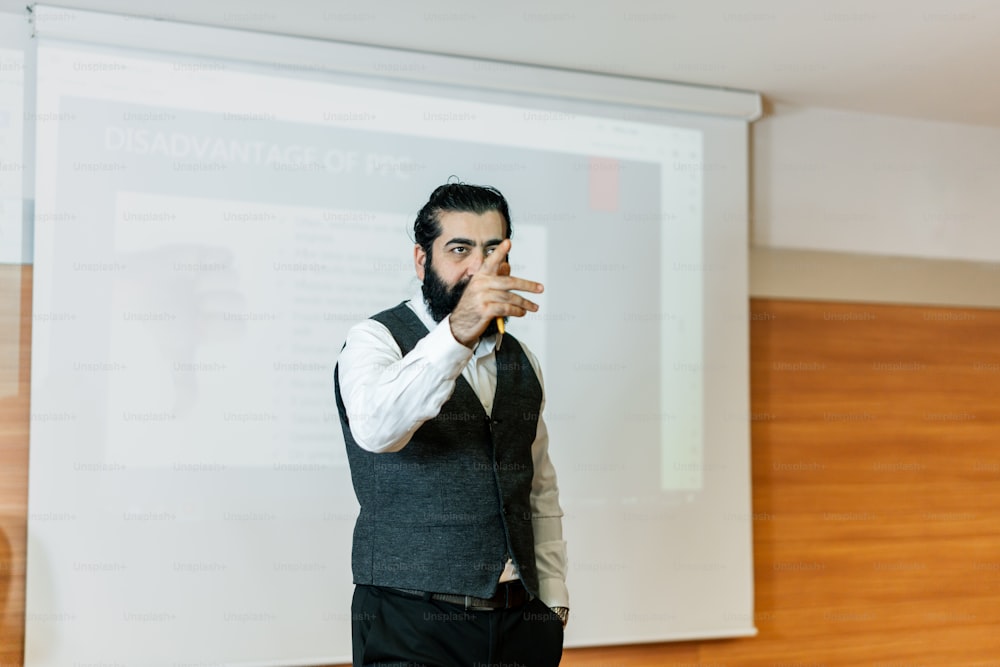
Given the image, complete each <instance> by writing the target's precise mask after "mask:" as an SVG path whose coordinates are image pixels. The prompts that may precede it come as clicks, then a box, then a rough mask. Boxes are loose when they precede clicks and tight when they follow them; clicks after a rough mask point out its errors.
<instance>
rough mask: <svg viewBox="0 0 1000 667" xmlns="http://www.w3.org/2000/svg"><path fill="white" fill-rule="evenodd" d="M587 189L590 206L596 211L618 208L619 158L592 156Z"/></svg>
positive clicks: (615, 209)
mask: <svg viewBox="0 0 1000 667" xmlns="http://www.w3.org/2000/svg"><path fill="white" fill-rule="evenodd" d="M589 167H590V168H589V169H588V172H589V174H588V183H587V190H588V192H589V193H590V208H591V210H594V211H617V210H618V189H619V188H618V176H619V175H618V169H619V162H618V160H613V159H611V158H605V157H592V158H590V165H589Z"/></svg>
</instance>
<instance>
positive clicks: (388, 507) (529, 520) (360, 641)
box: [335, 183, 569, 667]
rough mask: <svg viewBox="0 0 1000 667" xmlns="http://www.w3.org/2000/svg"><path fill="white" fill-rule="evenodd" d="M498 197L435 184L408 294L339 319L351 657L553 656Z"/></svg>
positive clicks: (556, 649)
mask: <svg viewBox="0 0 1000 667" xmlns="http://www.w3.org/2000/svg"><path fill="white" fill-rule="evenodd" d="M510 236H511V223H510V215H509V212H508V207H507V202H506V200H505V199H504V197H503V195H502V194H500V192H498V191H497V190H495V189H493V188H489V187H480V186H474V185H468V184H464V183H452V184H448V185H442V186H441V187H439V188H437V189H436V190H434V192H433V193H432V194H431V196H430V199H429V201H428V202H427V203H426V204H425V205H424V207H423V208H422V209H421V210H420V212H419V214H418V215H417V219H416V222H415V223H414V238H415V241H416V245H415V247H414V255H413V258H414V268H415V269H416V274H417V277H418V278H419V279H420V280H421V281H422V287H421V293H420V294H418V295H415V296H414V298H412V299H411V300H409V301H406V302H404V303H402V304H400V305H398V306H396V307H395V308H391V309H389V310H386V311H384V312H382V313H379V314H377V315H375V316H373V317H372V318H371V319H370V320H366V321H364V322H362V323H360V324H357V325H355V326H354V327H353V328H352V329H351V331H350V332H349V334H348V337H347V342H346V343H345V345H344V349H343V351H342V352H341V355H340V359H339V360H338V364H337V369H336V371H335V383H336V396H337V408H338V410H339V412H340V421H341V425H342V427H343V430H344V439H345V440H346V442H347V453H348V459H349V461H350V465H351V477H352V480H353V483H354V490H355V493H356V495H357V497H358V502H359V503H360V505H361V512H360V514H359V516H358V520H357V524H356V525H355V529H354V547H353V554H352V563H353V568H352V569H353V573H354V583H355V584H356V588H355V592H354V600H353V602H352V605H351V612H352V614H351V618H352V635H353V651H354V665H355V666H357V667H360V666H361V665H404V664H405V665H433V666H435V667H472V666H476V667H479V666H482V667H486V665H496V664H500V665H514V664H516V665H524V666H531V667H534V666H538V667H548V666H549V665H558V664H559V660H560V657H561V654H562V640H563V635H562V632H563V626H564V624H565V622H566V618H567V615H568V613H569V609H568V607H569V598H568V593H567V590H566V583H565V579H566V547H565V542H563V539H562V519H561V517H562V510H561V509H560V507H559V492H558V489H557V486H556V476H555V471H554V469H553V467H552V463H551V461H550V460H549V455H548V432H547V431H546V428H545V423H544V421H543V420H542V419H541V412H542V407H543V403H544V395H543V389H542V384H541V374H540V372H539V370H538V363H537V360H536V359H535V358H534V356H533V355H532V354H531V353H530V352H529V351H528V350H527V349H526V348H524V347H523V346H522V345H521V344H520V343H519V342H518V341H517V340H516V339H515V338H514V337H513V336H510V335H502V334H500V333H499V332H498V330H497V319H498V318H507V317H522V316H524V315H525V314H527V313H529V312H535V311H537V310H538V305H537V304H535V303H534V302H532V301H530V300H529V299H527V298H525V297H524V296H521V295H520V294H517V293H516V292H525V293H540V292H541V291H542V289H543V288H542V285H541V284H539V283H536V282H532V281H530V280H525V279H522V278H517V277H514V276H511V275H510V266H509V265H508V264H507V263H506V257H507V253H508V252H509V250H510V240H509V239H510Z"/></svg>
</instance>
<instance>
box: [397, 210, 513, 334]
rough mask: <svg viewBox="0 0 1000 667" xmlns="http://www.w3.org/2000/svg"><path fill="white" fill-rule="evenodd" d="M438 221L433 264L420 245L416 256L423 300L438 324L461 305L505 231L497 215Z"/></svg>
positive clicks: (444, 216)
mask: <svg viewBox="0 0 1000 667" xmlns="http://www.w3.org/2000/svg"><path fill="white" fill-rule="evenodd" d="M438 221H439V222H440V224H441V234H440V235H439V236H438V237H437V238H436V239H434V243H433V244H432V246H431V253H430V262H428V261H427V253H425V252H424V251H423V249H422V248H421V247H420V246H419V245H418V246H416V247H415V249H414V254H413V261H414V268H415V269H416V272H417V278H419V279H420V280H421V281H422V282H423V284H424V285H423V293H424V300H425V301H427V307H428V310H430V312H431V316H432V317H433V318H434V320H435V321H436V322H440V321H441V320H442V319H444V317H445V316H446V315H448V314H449V313H450V312H451V311H452V310H454V308H455V306H456V305H458V301H459V299H461V298H462V293H463V292H464V291H465V286H466V285H468V283H469V280H470V279H471V278H472V276H473V274H475V273H476V272H477V271H479V267H481V266H482V264H483V261H484V260H485V259H486V257H487V256H489V254H490V253H492V252H493V251H494V250H495V249H496V247H497V246H498V245H499V244H500V242H501V241H503V239H504V236H505V234H504V232H505V227H506V225H505V224H504V219H503V216H502V215H500V214H499V213H498V212H496V211H487V212H486V213H484V214H482V215H478V214H476V213H470V212H467V211H445V212H442V213H440V214H439V215H438ZM495 326H496V325H495V323H494V324H491V325H490V329H488V330H487V331H486V332H485V334H484V335H489V334H490V333H493V332H495V328H494V327H495Z"/></svg>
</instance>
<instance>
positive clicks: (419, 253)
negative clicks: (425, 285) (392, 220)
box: [413, 243, 427, 282]
mask: <svg viewBox="0 0 1000 667" xmlns="http://www.w3.org/2000/svg"><path fill="white" fill-rule="evenodd" d="M426 260H427V253H426V252H424V249H423V248H421V247H420V244H419V243H417V244H415V245H414V246H413V268H414V269H415V270H416V272H417V278H418V279H419V280H420V282H424V262H425V261H426Z"/></svg>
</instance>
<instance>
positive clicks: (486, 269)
mask: <svg viewBox="0 0 1000 667" xmlns="http://www.w3.org/2000/svg"><path fill="white" fill-rule="evenodd" d="M508 252H510V239H504V240H503V241H501V242H500V245H498V246H497V247H496V248H494V249H493V252H491V253H490V254H489V256H487V257H486V260H485V261H484V262H483V265H482V266H480V267H479V271H480V273H486V274H489V275H493V276H496V275H499V273H500V265H502V264H503V263H504V262H506V261H507V253H508Z"/></svg>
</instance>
